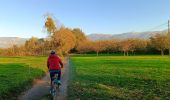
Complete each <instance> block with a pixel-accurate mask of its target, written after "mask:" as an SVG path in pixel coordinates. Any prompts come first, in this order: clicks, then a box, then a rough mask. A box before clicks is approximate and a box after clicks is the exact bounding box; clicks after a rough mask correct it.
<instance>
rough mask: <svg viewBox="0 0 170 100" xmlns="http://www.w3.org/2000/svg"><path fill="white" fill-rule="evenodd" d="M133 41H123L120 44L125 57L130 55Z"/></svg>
mask: <svg viewBox="0 0 170 100" xmlns="http://www.w3.org/2000/svg"><path fill="white" fill-rule="evenodd" d="M131 45H132V44H131V41H130V40H123V41H121V42H119V49H120V50H121V51H123V52H124V56H126V55H127V56H128V55H129V53H128V52H129V51H130V48H131Z"/></svg>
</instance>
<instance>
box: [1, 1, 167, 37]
mask: <svg viewBox="0 0 170 100" xmlns="http://www.w3.org/2000/svg"><path fill="white" fill-rule="evenodd" d="M169 5H170V0H0V37H13V36H14V37H26V38H28V37H31V36H35V37H46V36H47V35H46V33H45V31H44V29H43V26H44V21H45V18H44V15H45V14H46V13H50V14H52V15H53V16H55V18H56V19H57V20H59V22H60V23H62V24H63V25H65V26H66V27H70V28H76V27H78V28H81V29H82V30H83V31H84V32H85V33H86V34H91V33H105V34H119V33H124V32H131V31H135V32H141V31H148V30H149V29H152V28H153V27H155V26H157V25H160V24H163V23H166V22H167V20H168V19H170V10H169V9H170V6H169ZM163 29H166V25H165V26H162V27H160V28H159V29H155V30H163Z"/></svg>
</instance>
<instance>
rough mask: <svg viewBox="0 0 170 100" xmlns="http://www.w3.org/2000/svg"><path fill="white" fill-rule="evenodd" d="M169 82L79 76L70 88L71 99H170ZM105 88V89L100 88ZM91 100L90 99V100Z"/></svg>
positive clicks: (123, 77)
mask: <svg viewBox="0 0 170 100" xmlns="http://www.w3.org/2000/svg"><path fill="white" fill-rule="evenodd" d="M168 82H169V80H166V81H164V82H163V81H162V82H161V81H158V80H152V79H141V78H133V77H128V76H113V77H110V76H106V75H101V76H100V75H82V74H81V75H79V76H76V78H75V79H74V81H73V82H72V84H71V85H70V87H69V90H70V92H71V93H70V94H69V97H71V98H72V99H77V98H80V99H81V100H84V99H87V98H91V99H154V98H155V97H158V98H162V99H168V98H169V94H168V93H169V92H168V89H170V88H168ZM100 86H104V88H103V87H102V88H101V87H100ZM89 100H90V99H89Z"/></svg>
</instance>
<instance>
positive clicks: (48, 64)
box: [47, 58, 50, 69]
mask: <svg viewBox="0 0 170 100" xmlns="http://www.w3.org/2000/svg"><path fill="white" fill-rule="evenodd" d="M47 67H48V69H49V67H50V63H49V58H48V60H47Z"/></svg>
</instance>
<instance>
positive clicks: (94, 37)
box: [87, 31, 166, 40]
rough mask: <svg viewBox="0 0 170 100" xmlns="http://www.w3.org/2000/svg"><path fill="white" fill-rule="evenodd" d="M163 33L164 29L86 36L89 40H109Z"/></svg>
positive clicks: (143, 37) (142, 37) (146, 37)
mask: <svg viewBox="0 0 170 100" xmlns="http://www.w3.org/2000/svg"><path fill="white" fill-rule="evenodd" d="M157 33H159V34H163V33H166V31H152V32H128V33H122V34H114V35H113V34H90V35H87V37H88V38H89V39H90V40H110V39H114V38H115V39H129V38H137V39H149V38H150V37H151V36H154V35H155V34H157Z"/></svg>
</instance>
